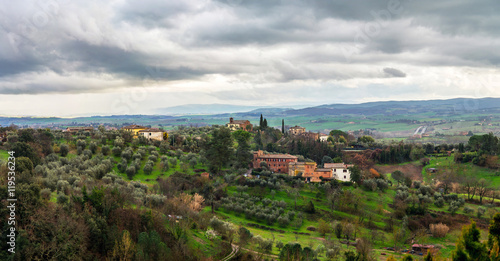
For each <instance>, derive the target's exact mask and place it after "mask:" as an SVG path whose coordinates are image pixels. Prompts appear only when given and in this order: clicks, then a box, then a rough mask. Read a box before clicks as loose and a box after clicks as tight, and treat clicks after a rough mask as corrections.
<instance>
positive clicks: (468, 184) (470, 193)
mask: <svg viewBox="0 0 500 261" xmlns="http://www.w3.org/2000/svg"><path fill="white" fill-rule="evenodd" d="M477 182H478V181H477V179H476V178H475V177H467V178H465V179H464V181H463V182H462V190H463V191H464V192H465V193H467V200H471V199H474V196H475V195H476V192H477Z"/></svg>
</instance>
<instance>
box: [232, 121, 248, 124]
mask: <svg viewBox="0 0 500 261" xmlns="http://www.w3.org/2000/svg"><path fill="white" fill-rule="evenodd" d="M229 124H247V120H233V122H230V123H229Z"/></svg>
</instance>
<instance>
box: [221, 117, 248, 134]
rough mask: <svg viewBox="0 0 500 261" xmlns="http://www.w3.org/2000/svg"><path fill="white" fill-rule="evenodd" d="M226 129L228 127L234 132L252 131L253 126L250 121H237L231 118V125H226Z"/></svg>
mask: <svg viewBox="0 0 500 261" xmlns="http://www.w3.org/2000/svg"><path fill="white" fill-rule="evenodd" d="M226 127H228V128H229V129H230V130H232V131H235V130H239V129H241V130H252V128H253V125H252V124H251V123H250V121H249V120H235V119H233V118H232V117H231V118H229V123H227V124H226Z"/></svg>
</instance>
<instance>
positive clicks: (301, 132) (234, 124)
mask: <svg viewBox="0 0 500 261" xmlns="http://www.w3.org/2000/svg"><path fill="white" fill-rule="evenodd" d="M226 127H228V128H229V129H230V130H232V131H235V130H247V131H251V130H252V129H253V125H252V124H251V123H250V121H248V120H235V119H234V118H232V117H231V118H229V123H226ZM288 133H289V134H290V135H293V136H302V137H307V138H311V139H314V140H318V139H319V140H321V141H322V142H327V141H328V135H327V134H324V133H316V132H310V131H306V128H304V127H300V126H297V125H295V126H293V127H290V128H289V129H288Z"/></svg>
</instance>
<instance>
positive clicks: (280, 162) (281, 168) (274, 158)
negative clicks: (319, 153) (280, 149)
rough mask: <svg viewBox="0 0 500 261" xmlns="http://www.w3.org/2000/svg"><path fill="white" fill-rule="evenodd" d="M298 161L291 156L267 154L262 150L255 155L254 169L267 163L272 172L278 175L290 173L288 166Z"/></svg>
mask: <svg viewBox="0 0 500 261" xmlns="http://www.w3.org/2000/svg"><path fill="white" fill-rule="evenodd" d="M297 160H298V158H297V157H295V156H292V155H290V154H265V153H264V152H263V151H262V150H259V151H256V152H254V153H253V167H254V168H260V163H261V162H266V163H267V166H268V167H269V169H270V170H271V171H273V172H278V173H288V164H289V163H290V162H297Z"/></svg>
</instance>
